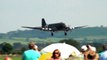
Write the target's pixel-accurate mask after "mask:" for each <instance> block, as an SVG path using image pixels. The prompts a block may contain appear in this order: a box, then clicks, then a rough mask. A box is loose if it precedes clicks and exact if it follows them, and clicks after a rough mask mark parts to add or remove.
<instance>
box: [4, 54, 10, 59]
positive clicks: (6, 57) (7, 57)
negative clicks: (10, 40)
mask: <svg viewBox="0 0 107 60" xmlns="http://www.w3.org/2000/svg"><path fill="white" fill-rule="evenodd" d="M4 60H12V58H10V57H9V56H8V55H6V56H5V58H4Z"/></svg>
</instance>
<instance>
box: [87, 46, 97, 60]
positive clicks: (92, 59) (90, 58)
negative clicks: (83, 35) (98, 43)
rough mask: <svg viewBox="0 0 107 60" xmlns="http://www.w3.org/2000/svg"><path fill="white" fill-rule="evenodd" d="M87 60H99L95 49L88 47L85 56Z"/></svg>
mask: <svg viewBox="0 0 107 60" xmlns="http://www.w3.org/2000/svg"><path fill="white" fill-rule="evenodd" d="M87 58H88V60H99V55H98V53H97V52H96V48H95V47H93V46H90V51H89V54H88V55H87Z"/></svg>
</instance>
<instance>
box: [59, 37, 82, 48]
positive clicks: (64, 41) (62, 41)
mask: <svg viewBox="0 0 107 60" xmlns="http://www.w3.org/2000/svg"><path fill="white" fill-rule="evenodd" d="M59 42H60V43H67V44H70V45H73V46H75V47H76V48H79V47H80V43H79V42H77V41H76V40H73V39H64V40H60V41H59Z"/></svg>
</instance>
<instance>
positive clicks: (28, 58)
mask: <svg viewBox="0 0 107 60" xmlns="http://www.w3.org/2000/svg"><path fill="white" fill-rule="evenodd" d="M28 46H29V50H27V51H25V52H24V53H23V56H22V60H38V59H39V57H40V53H39V52H38V51H36V50H35V43H34V42H30V43H29V44H28Z"/></svg>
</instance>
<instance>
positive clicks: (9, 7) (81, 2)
mask: <svg viewBox="0 0 107 60" xmlns="http://www.w3.org/2000/svg"><path fill="white" fill-rule="evenodd" d="M41 18H45V20H46V22H47V23H49V24H50V23H57V22H64V23H66V25H69V26H71V27H74V26H82V25H88V26H100V25H104V26H107V0H0V33H5V32H9V31H14V30H22V29H24V28H21V26H41Z"/></svg>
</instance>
